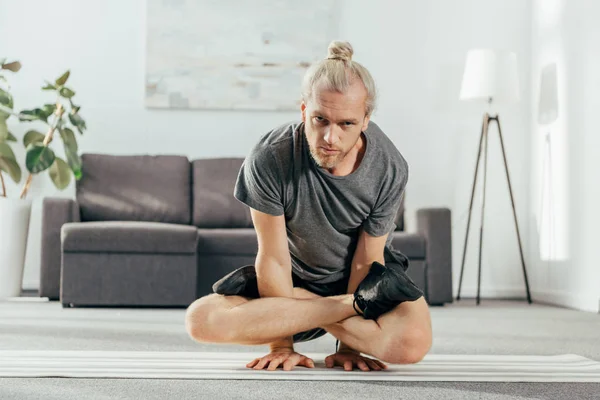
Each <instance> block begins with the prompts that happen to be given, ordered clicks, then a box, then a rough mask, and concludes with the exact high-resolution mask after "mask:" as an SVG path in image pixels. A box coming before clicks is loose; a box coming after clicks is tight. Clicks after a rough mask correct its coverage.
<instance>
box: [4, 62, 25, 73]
mask: <svg viewBox="0 0 600 400" xmlns="http://www.w3.org/2000/svg"><path fill="white" fill-rule="evenodd" d="M2 69H7V70H9V71H12V72H19V70H20V69H21V63H20V62H18V61H13V62H10V63H8V64H2Z"/></svg>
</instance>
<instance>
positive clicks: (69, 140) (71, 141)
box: [59, 127, 78, 152]
mask: <svg viewBox="0 0 600 400" xmlns="http://www.w3.org/2000/svg"><path fill="white" fill-rule="evenodd" d="M59 132H60V137H61V139H62V140H63V143H64V145H65V149H66V148H67V147H68V148H70V149H71V150H72V151H74V152H77V150H78V146H77V139H76V138H75V133H74V132H73V131H72V130H71V129H70V128H67V127H65V128H62V129H60V130H59Z"/></svg>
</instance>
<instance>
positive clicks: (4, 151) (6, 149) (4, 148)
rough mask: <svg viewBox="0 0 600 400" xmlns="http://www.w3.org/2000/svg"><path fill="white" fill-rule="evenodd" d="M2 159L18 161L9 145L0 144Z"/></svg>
mask: <svg viewBox="0 0 600 400" xmlns="http://www.w3.org/2000/svg"><path fill="white" fill-rule="evenodd" d="M0 157H4V158H7V159H9V160H16V159H17V157H15V153H13V151H12V149H11V148H10V146H9V145H8V143H0Z"/></svg>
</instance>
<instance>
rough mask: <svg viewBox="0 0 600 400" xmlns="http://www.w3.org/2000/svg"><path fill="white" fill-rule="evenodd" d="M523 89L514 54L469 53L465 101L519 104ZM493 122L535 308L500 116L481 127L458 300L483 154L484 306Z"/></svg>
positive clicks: (463, 92)
mask: <svg viewBox="0 0 600 400" xmlns="http://www.w3.org/2000/svg"><path fill="white" fill-rule="evenodd" d="M518 92H519V85H518V80H517V60H516V55H515V54H514V53H509V54H508V55H507V56H505V57H501V55H500V54H497V53H496V52H494V51H493V50H489V49H473V50H470V51H469V52H468V53H467V59H466V63H465V70H464V74H463V81H462V86H461V93H460V98H461V100H486V101H487V102H488V103H489V104H490V105H492V102H493V101H496V100H500V101H503V102H508V101H516V100H518V98H519V96H518ZM491 122H495V123H496V125H497V126H498V134H499V136H500V146H501V148H502V156H503V159H504V169H505V171H506V179H507V181H508V189H509V193H510V201H511V205H512V211H513V217H514V222H515V228H516V231H517V239H518V243H519V253H520V255H521V264H522V266H523V276H524V277H525V288H526V290H527V300H528V301H529V304H531V294H530V292H529V282H528V280H527V270H526V268H525V259H524V257H523V246H522V245H521V234H520V232H519V223H518V221H517V213H516V210H515V201H514V197H513V191H512V185H511V182H510V175H509V172H508V165H507V161H506V151H505V149H504V140H503V138H502V129H501V128H500V116H499V115H498V114H496V115H494V116H491V115H490V114H489V113H487V112H486V113H485V114H484V116H483V124H482V127H481V136H480V138H479V149H478V153H477V161H476V164H475V176H474V177H473V187H472V190H471V202H470V204H469V218H468V222H467V232H466V235H465V243H464V248H463V259H462V266H461V270H460V281H459V285H458V296H457V298H456V300H457V301H458V300H460V291H461V287H462V280H463V273H464V269H465V259H466V254H467V242H468V238H469V228H470V225H471V212H472V210H473V199H474V196H475V186H476V183H477V174H478V172H479V163H480V159H481V155H482V153H483V156H484V161H483V192H482V193H483V194H482V201H481V224H480V229H479V266H478V275H477V305H479V303H480V289H481V248H482V242H483V221H484V212H485V187H486V178H487V151H488V132H489V126H490V123H491Z"/></svg>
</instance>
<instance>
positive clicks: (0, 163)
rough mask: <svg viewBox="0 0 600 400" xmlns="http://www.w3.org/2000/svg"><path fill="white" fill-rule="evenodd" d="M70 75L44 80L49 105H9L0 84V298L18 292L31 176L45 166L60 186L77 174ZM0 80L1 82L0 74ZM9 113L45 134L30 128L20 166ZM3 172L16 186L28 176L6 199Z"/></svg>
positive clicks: (0, 64) (16, 66)
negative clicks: (57, 145) (51, 97)
mask: <svg viewBox="0 0 600 400" xmlns="http://www.w3.org/2000/svg"><path fill="white" fill-rule="evenodd" d="M20 68H21V64H20V63H19V62H17V61H15V62H11V63H5V60H1V59H0V72H1V71H2V70H8V71H12V72H18V71H19V70H20ZM69 75H70V72H69V71H66V72H65V73H64V74H62V75H61V76H60V77H59V78H57V79H56V80H55V81H54V83H50V82H46V85H45V86H43V87H42V90H44V91H51V92H55V95H56V100H55V101H54V102H53V103H47V104H44V105H43V106H42V107H40V108H34V109H28V110H21V111H20V112H15V111H14V109H13V108H14V102H13V98H12V96H11V94H10V92H9V87H7V88H2V86H0V185H1V186H0V188H1V189H0V190H1V191H0V220H1V221H2V224H0V298H3V297H16V296H19V295H20V293H21V285H22V280H23V269H24V265H25V251H26V248H27V237H28V230H29V219H30V215H31V200H29V199H27V194H28V192H29V188H30V186H31V183H32V180H33V176H34V175H37V174H40V173H42V172H44V171H46V170H47V171H48V175H49V176H50V179H51V180H52V182H53V183H54V185H55V186H56V187H57V188H58V189H60V190H63V189H65V188H66V187H67V186H68V185H69V183H70V182H71V179H72V176H75V179H80V178H81V158H80V156H79V154H78V152H77V151H78V145H77V139H76V137H75V133H74V130H75V131H77V132H78V133H79V134H83V132H84V131H85V129H86V123H85V121H84V120H83V119H82V118H81V116H80V115H79V109H80V107H79V106H77V105H75V104H74V103H73V97H74V96H75V92H74V91H73V90H72V89H71V88H69V87H67V86H65V85H66V83H67V81H68V79H69ZM0 80H2V81H6V80H5V78H3V77H2V75H0ZM0 83H1V82H0ZM11 116H14V117H16V118H18V119H19V121H20V122H26V123H33V124H37V125H41V126H44V127H45V133H42V132H40V131H38V130H35V129H31V130H29V131H27V132H26V133H25V135H24V136H23V139H22V143H23V146H24V147H25V163H24V164H25V168H22V167H21V166H20V165H19V162H18V159H17V157H15V154H14V152H13V150H12V148H11V145H14V143H15V142H18V140H17V138H16V137H15V136H14V135H13V134H11V133H10V132H9V130H8V125H7V121H8V119H9V118H10V117H11ZM57 137H58V138H60V142H62V147H63V149H64V154H65V157H64V158H65V159H66V160H65V159H63V158H61V157H59V156H58V155H57V154H56V153H55V152H54V150H53V149H52V147H51V146H50V145H51V143H53V141H54V139H55V138H57ZM23 172H25V174H24V173H23ZM4 174H6V175H7V176H8V177H10V178H11V179H12V180H13V181H14V182H15V183H16V184H20V183H21V181H22V180H23V179H22V178H24V176H25V175H26V176H27V178H26V179H25V182H24V183H23V187H22V189H21V190H20V193H19V196H18V197H14V196H13V197H10V196H9V194H8V193H7V188H6V185H5V177H4Z"/></svg>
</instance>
